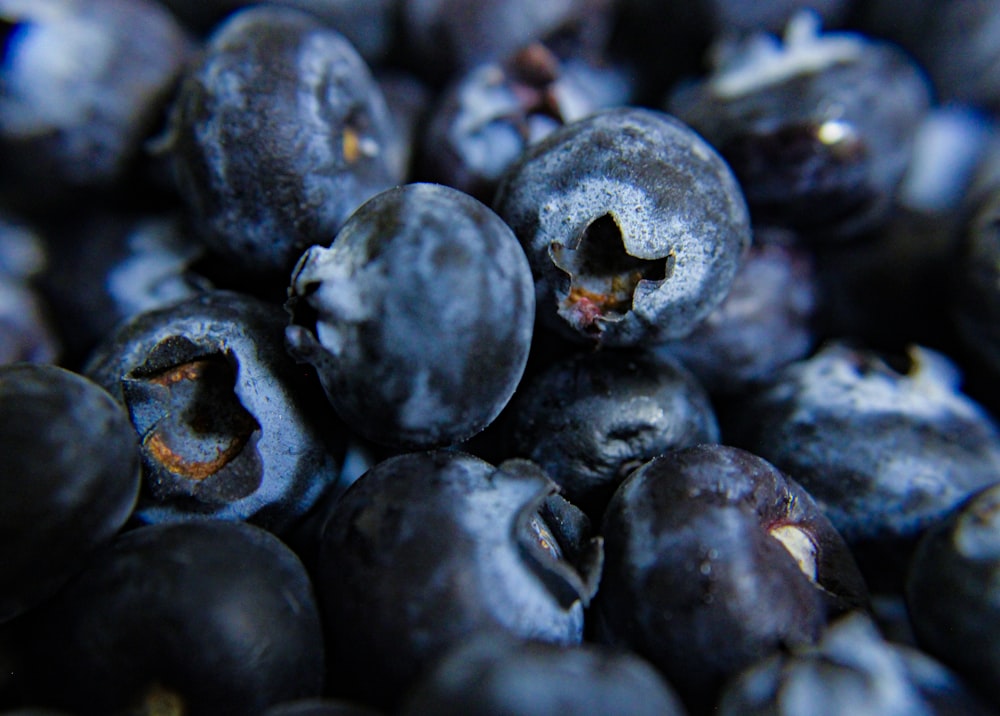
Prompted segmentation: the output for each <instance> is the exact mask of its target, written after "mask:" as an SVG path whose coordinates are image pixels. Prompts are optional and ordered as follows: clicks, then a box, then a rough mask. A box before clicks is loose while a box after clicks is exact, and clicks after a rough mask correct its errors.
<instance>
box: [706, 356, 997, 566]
mask: <svg viewBox="0 0 1000 716" xmlns="http://www.w3.org/2000/svg"><path fill="white" fill-rule="evenodd" d="M906 363H907V364H908V365H900V366H899V368H900V370H896V369H894V368H893V367H891V364H890V363H888V362H887V360H886V359H885V358H883V357H882V356H881V355H879V354H877V353H875V352H874V351H870V350H865V349H860V348H852V347H850V346H848V345H846V344H842V343H831V344H827V345H826V346H824V347H823V348H822V349H821V350H819V351H818V352H817V353H816V354H814V355H813V356H812V357H811V358H809V359H807V360H804V361H799V362H797V363H794V364H792V365H790V366H788V367H787V368H785V369H784V370H783V371H781V372H780V373H778V374H777V375H776V376H775V378H774V380H773V381H771V382H770V383H768V384H767V385H766V386H764V387H762V388H761V389H760V390H758V391H756V392H755V393H753V394H751V395H749V396H748V397H747V398H746V400H745V401H743V402H742V403H741V404H740V405H739V406H738V407H734V408H733V409H732V411H731V418H732V420H731V421H730V422H729V423H728V424H727V425H724V426H723V436H724V437H725V438H726V439H728V440H731V441H733V442H734V443H735V444H738V445H741V446H743V447H745V448H747V449H749V450H751V451H753V452H755V453H757V454H759V455H761V456H762V457H764V458H765V459H767V460H770V461H771V462H773V463H774V464H775V465H777V466H778V467H779V468H780V469H782V470H783V471H784V472H786V473H787V474H789V475H794V476H795V479H796V480H797V481H798V482H800V483H801V484H802V485H803V486H804V487H805V488H806V489H807V490H809V493H810V494H811V495H812V496H813V497H814V498H815V499H816V501H817V502H819V504H820V505H821V506H822V508H823V510H824V512H825V513H826V514H827V516H829V518H830V520H831V521H832V522H833V524H834V525H836V527H837V529H838V530H839V531H840V532H841V533H842V534H843V535H844V538H845V539H846V540H847V541H848V542H849V543H850V544H851V545H852V547H853V548H855V549H856V550H859V551H860V550H861V549H862V548H865V549H867V546H869V545H870V546H871V547H873V548H874V547H876V546H881V547H884V548H886V549H888V551H889V552H890V553H894V552H896V550H897V549H902V550H904V552H905V551H907V550H908V549H909V547H908V546H907V545H910V544H911V543H912V541H913V540H914V539H915V538H916V537H917V536H918V535H919V534H920V532H922V531H923V530H924V529H926V528H927V527H929V526H930V525H932V524H934V523H935V522H937V521H938V520H940V519H941V518H942V517H944V516H945V515H946V514H947V513H948V512H949V511H950V510H951V509H952V508H953V507H954V506H955V505H957V504H958V503H959V502H961V501H962V500H964V499H965V498H966V497H967V496H968V495H969V494H971V493H972V492H974V491H975V490H977V489H979V488H981V487H983V486H985V485H988V484H990V483H993V482H996V480H997V475H998V474H1000V431H998V429H997V426H996V425H995V423H994V422H993V420H992V419H991V418H990V416H989V415H988V414H987V413H986V412H985V410H983V408H982V407H981V406H979V404H977V403H975V402H974V401H972V400H971V399H970V398H968V397H967V396H965V395H963V394H962V393H961V392H960V391H959V390H958V387H957V386H958V379H959V376H958V374H957V370H956V368H955V366H954V364H952V363H951V361H950V360H949V359H948V358H946V357H945V356H944V355H942V354H939V353H936V352H934V351H931V350H929V349H925V348H919V347H915V348H913V349H912V350H911V352H910V355H909V356H908V357H907V358H906ZM879 551H881V549H880V550H879ZM873 554H874V552H873ZM901 563H903V560H901V559H899V556H898V553H897V554H896V555H895V556H893V557H892V559H891V561H890V563H888V564H883V565H882V566H881V567H880V568H879V570H880V571H881V572H882V573H883V576H885V577H887V576H888V575H889V573H891V572H893V571H898V570H899V568H900V564H901ZM893 565H894V566H893Z"/></svg>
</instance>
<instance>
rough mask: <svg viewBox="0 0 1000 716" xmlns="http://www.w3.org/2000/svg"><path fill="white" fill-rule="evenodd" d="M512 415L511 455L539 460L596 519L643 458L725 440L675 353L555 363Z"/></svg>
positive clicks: (601, 354) (525, 388) (522, 395)
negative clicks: (673, 355) (658, 355)
mask: <svg viewBox="0 0 1000 716" xmlns="http://www.w3.org/2000/svg"><path fill="white" fill-rule="evenodd" d="M506 416H509V420H510V430H511V441H510V442H511V449H510V452H511V454H514V455H519V456H522V457H526V458H529V459H531V460H533V461H534V462H536V463H537V464H538V465H540V466H541V467H542V468H543V469H544V470H545V471H546V473H547V474H548V475H549V476H550V477H551V478H552V479H553V480H554V481H555V482H556V483H557V484H558V485H559V486H560V489H561V491H562V494H564V495H565V496H566V497H567V499H569V500H570V501H571V502H573V503H574V504H576V505H578V506H579V507H581V508H583V509H584V510H586V511H587V513H588V514H590V515H595V516H598V517H599V516H600V515H601V513H602V512H603V511H604V507H605V505H606V504H607V501H608V500H609V499H610V497H611V494H612V493H613V492H614V490H615V488H616V487H617V486H618V484H619V483H620V482H621V481H622V480H624V479H625V477H627V476H628V474H629V473H630V472H631V471H632V470H634V469H635V468H637V467H639V466H640V465H641V464H642V463H644V462H646V461H647V460H651V459H652V458H654V457H656V456H657V455H659V454H661V453H664V452H667V451H668V450H672V449H674V448H680V447H688V446H690V445H695V444H698V443H706V442H717V441H718V439H719V427H718V425H717V423H716V419H715V413H714V412H713V410H712V405H711V403H710V402H709V400H708V395H707V394H706V392H705V390H704V388H702V386H701V385H700V384H699V383H698V382H697V380H695V378H694V376H692V375H691V374H690V373H689V372H688V371H686V370H685V369H684V368H682V367H681V366H680V365H679V364H677V362H676V361H674V360H672V359H670V358H666V357H657V356H655V355H653V354H651V353H648V352H643V351H637V350H621V351H598V352H596V353H583V354H579V355H575V356H573V357H571V358H569V359H567V360H563V361H560V362H557V363H555V364H553V365H551V366H550V367H549V368H547V369H546V370H545V371H543V372H542V373H540V374H538V375H536V376H534V377H533V378H532V380H531V381H528V382H527V383H526V384H525V385H522V387H521V389H520V390H519V391H518V394H517V396H515V399H514V402H513V403H512V404H511V406H510V409H509V411H508V413H507V414H506ZM506 416H505V417H506Z"/></svg>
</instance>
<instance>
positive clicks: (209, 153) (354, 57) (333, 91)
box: [164, 6, 400, 276]
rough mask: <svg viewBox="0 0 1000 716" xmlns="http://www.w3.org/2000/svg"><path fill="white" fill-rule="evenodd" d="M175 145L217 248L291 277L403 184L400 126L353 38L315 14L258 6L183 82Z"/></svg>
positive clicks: (173, 152)
mask: <svg viewBox="0 0 1000 716" xmlns="http://www.w3.org/2000/svg"><path fill="white" fill-rule="evenodd" d="M171 126H172V129H171V134H170V136H169V138H168V139H167V141H166V143H165V147H164V151H166V152H168V153H169V155H170V156H171V157H172V159H173V164H174V170H175V175H176V181H177V186H178V189H179V191H180V193H181V195H182V197H183V198H184V200H185V202H186V204H187V207H188V210H189V212H190V213H191V216H192V218H193V220H194V222H195V224H196V226H197V227H198V229H199V230H200V232H201V234H202V235H203V238H204V240H205V242H206V243H207V245H208V246H209V247H211V248H212V249H213V250H214V251H216V252H218V253H219V254H221V255H222V256H224V257H226V258H227V259H228V260H230V261H231V262H232V263H233V264H234V265H235V266H238V267H240V268H241V269H242V270H243V271H245V272H247V273H249V274H263V275H269V274H270V275H281V276H287V275H288V272H289V271H290V270H291V268H292V266H293V265H294V264H295V260H296V259H297V258H298V257H299V255H300V254H301V253H302V252H303V251H304V250H305V249H306V248H308V247H309V246H311V245H313V244H317V243H325V242H327V241H329V239H330V237H331V236H333V235H334V234H335V233H336V231H337V230H338V229H339V228H340V225H341V224H342V223H343V222H344V220H345V219H346V218H347V216H348V215H349V214H350V213H351V212H352V211H353V210H354V209H355V208H356V207H357V206H358V205H359V204H361V203H362V202H363V201H365V200H366V199H368V198H369V197H370V196H372V195H373V194H375V193H377V192H379V191H381V190H383V189H386V188H388V187H390V186H392V185H393V184H395V183H397V182H398V181H399V179H400V177H398V176H397V175H396V171H395V169H396V165H395V164H394V161H393V159H392V157H393V155H394V153H395V152H396V148H395V146H394V144H395V142H396V141H397V140H396V135H395V127H394V126H393V124H392V119H391V117H390V116H389V113H388V109H387V107H386V104H385V98H384V97H383V96H382V94H381V91H380V90H379V88H378V85H377V84H376V83H375V81H374V79H373V78H372V76H371V73H370V71H369V69H368V67H367V65H366V64H365V62H364V61H363V60H362V59H361V57H360V56H359V55H358V53H357V52H356V51H355V49H354V48H353V47H352V46H351V44H350V43H349V42H348V41H347V40H346V39H345V38H344V37H343V36H342V35H340V34H339V33H337V32H336V31H334V30H332V29H330V28H328V27H326V26H325V25H323V24H322V23H321V22H320V21H319V20H318V19H316V18H315V17H313V16H311V15H309V14H307V13H304V12H301V11H298V10H293V9H290V8H280V7H259V6H258V7H250V8H246V9H244V10H241V11H239V12H237V13H234V14H233V15H230V16H229V18H227V20H226V21H225V22H223V23H222V24H221V25H220V26H219V27H217V28H216V30H215V32H214V33H213V34H212V36H211V37H210V38H209V40H208V42H207V45H206V47H205V50H204V52H203V54H202V55H201V59H200V61H199V62H198V63H197V64H196V65H195V66H194V67H192V68H191V69H190V70H189V71H188V72H187V73H186V74H185V77H184V79H183V82H182V83H181V86H180V89H179V92H178V96H177V98H176V100H175V103H174V108H173V115H172V120H171Z"/></svg>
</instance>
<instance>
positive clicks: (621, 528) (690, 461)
mask: <svg viewBox="0 0 1000 716" xmlns="http://www.w3.org/2000/svg"><path fill="white" fill-rule="evenodd" d="M601 534H602V536H603V537H604V545H605V562H604V571H603V575H602V577H601V586H600V590H599V591H598V594H597V597H596V598H595V600H594V607H593V608H594V611H595V625H596V636H597V639H598V640H599V641H601V642H604V643H608V644H612V645H615V646H618V647H622V648H629V649H632V650H634V651H636V652H637V653H638V654H639V655H640V656H643V657H645V658H646V659H649V660H650V661H651V662H652V663H653V664H654V665H655V666H656V667H657V668H658V669H659V670H660V671H661V673H663V674H664V676H665V677H666V678H667V680H668V681H669V682H670V683H671V684H673V685H674V687H675V688H676V689H677V691H678V693H679V694H680V695H681V697H682V698H683V699H684V701H685V704H686V705H687V707H688V708H689V709H691V711H692V712H694V713H702V712H705V711H706V710H707V709H708V708H710V707H711V706H712V704H713V703H714V700H715V698H716V695H717V693H718V690H719V688H720V687H721V686H722V684H723V682H724V681H725V680H726V679H728V678H730V677H732V676H734V675H735V674H737V673H738V672H740V671H742V670H743V669H745V668H747V667H748V666H750V665H751V664H753V663H754V662H756V661H757V660H759V659H761V658H764V657H765V656H768V655H769V654H772V653H774V652H775V651H777V650H779V649H781V648H783V647H789V646H792V645H796V644H809V643H813V642H814V641H815V640H816V639H818V638H819V636H820V634H821V633H822V630H823V627H824V626H825V624H826V623H827V622H828V620H829V619H830V618H832V617H833V616H835V615H837V614H840V613H843V612H844V611H847V610H850V609H855V608H859V607H864V606H865V605H866V604H867V601H868V597H867V591H866V587H865V585H864V582H863V580H862V578H861V576H860V573H859V572H858V568H857V566H856V565H855V563H854V560H853V558H852V556H851V554H850V552H849V550H848V549H847V546H846V544H845V543H844V541H843V539H842V538H841V537H840V535H839V534H838V533H837V532H836V530H835V529H834V528H833V526H832V525H831V524H830V522H829V520H827V519H826V517H825V516H824V515H823V514H822V513H821V512H820V511H819V509H818V507H817V506H816V504H815V503H814V502H813V500H812V498H811V497H810V496H809V494H808V493H807V492H806V491H805V490H803V489H802V487H801V486H799V485H798V484H796V483H795V482H794V481H793V480H791V479H789V478H787V477H786V476H785V475H783V474H782V473H781V472H779V471H778V470H777V469H776V468H775V467H774V466H772V465H771V464H769V463H768V462H766V461H765V460H763V459H761V458H759V457H757V456H755V455H753V454H752V453H748V452H746V451H744V450H740V449H738V448H733V447H728V446H723V445H700V446H694V447H690V448H684V449H680V450H674V451H671V452H669V453H666V454H665V455H662V456H661V457H658V458H655V459H654V460H652V461H650V462H648V463H646V464H645V465H644V466H643V467H640V468H639V469H638V470H636V471H635V472H633V473H632V474H631V475H630V476H629V477H628V478H627V479H626V480H625V482H623V483H622V484H621V486H620V487H619V488H618V490H617V491H616V492H615V494H614V497H612V499H611V502H610V503H609V505H608V509H607V511H606V512H605V514H604V520H603V524H602V528H601Z"/></svg>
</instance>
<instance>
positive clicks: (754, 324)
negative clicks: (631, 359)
mask: <svg viewBox="0 0 1000 716" xmlns="http://www.w3.org/2000/svg"><path fill="white" fill-rule="evenodd" d="M769 233H774V232H765V231H764V230H760V231H757V232H756V234H755V237H754V240H755V243H754V245H753V246H751V247H750V251H749V252H748V253H747V255H746V258H745V259H744V261H743V263H742V264H741V265H740V268H739V269H738V271H737V272H736V277H735V278H734V279H733V284H732V287H731V288H730V290H729V293H728V294H726V298H725V299H724V300H723V301H722V303H721V304H720V305H719V306H718V307H717V308H716V309H715V310H714V311H712V313H710V314H709V315H708V317H707V318H706V319H705V320H704V321H702V322H701V323H700V324H699V325H698V326H697V327H696V328H695V329H694V331H692V332H691V334H690V335H688V336H685V337H684V338H679V339H675V340H672V341H666V342H664V343H662V344H660V345H658V346H655V347H654V350H655V351H656V352H657V353H659V354H663V355H667V356H671V357H673V358H674V359H676V360H679V361H680V362H681V363H683V364H684V366H685V367H686V368H688V369H689V370H690V371H691V372H692V373H694V375H695V376H696V378H697V379H698V381H699V382H700V383H701V384H702V385H703V386H705V388H706V389H707V390H708V391H709V393H711V394H713V395H716V396H726V395H737V394H740V393H743V392H745V391H747V390H750V389H752V388H753V387H754V386H756V385H759V384H760V383H762V382H764V381H766V380H767V379H769V378H770V377H771V376H772V375H773V374H774V372H775V371H777V370H779V369H781V368H783V367H784V366H786V365H788V364H789V363H792V362H794V361H796V360H800V359H802V358H806V357H807V356H808V355H809V353H810V352H811V351H812V349H813V346H814V344H815V342H816V340H817V333H818V328H817V325H816V323H817V314H818V310H819V305H818V304H819V295H818V293H819V292H818V288H817V285H816V268H815V265H814V264H815V261H814V259H813V257H812V255H811V254H810V253H809V252H807V251H806V250H804V249H801V248H798V247H796V246H794V245H784V244H781V243H769V242H768V241H766V240H765V241H760V240H758V239H759V237H761V236H763V235H765V234H769Z"/></svg>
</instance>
